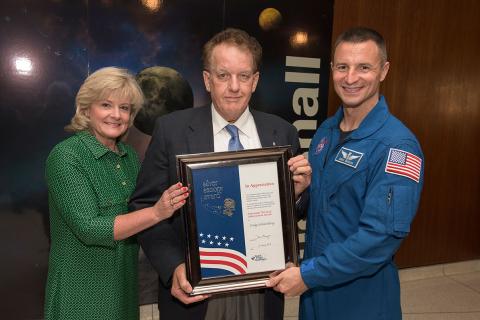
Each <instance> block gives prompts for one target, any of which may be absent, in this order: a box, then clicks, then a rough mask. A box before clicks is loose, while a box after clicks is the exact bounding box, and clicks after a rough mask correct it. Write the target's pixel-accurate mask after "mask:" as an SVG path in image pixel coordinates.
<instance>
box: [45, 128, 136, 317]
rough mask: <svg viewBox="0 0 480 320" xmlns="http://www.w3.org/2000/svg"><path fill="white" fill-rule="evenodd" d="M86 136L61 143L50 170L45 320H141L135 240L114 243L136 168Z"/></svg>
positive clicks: (129, 156)
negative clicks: (116, 221) (116, 218)
mask: <svg viewBox="0 0 480 320" xmlns="http://www.w3.org/2000/svg"><path fill="white" fill-rule="evenodd" d="M117 146H118V149H119V153H118V154H117V153H114V152H112V151H111V150H109V149H108V148H106V147H105V146H103V145H102V144H101V143H100V142H98V141H97V139H96V138H95V137H94V136H92V135H91V134H90V133H88V132H78V133H77V134H75V135H74V136H72V137H70V138H68V139H66V140H64V141H62V142H60V143H59V144H58V145H56V146H55V147H54V148H53V150H52V152H51V153H50V155H49V157H48V159H47V164H46V178H47V184H48V192H49V206H50V226H51V239H52V241H51V248H50V260H49V267H48V280H47V288H46V297H45V319H47V320H50V319H62V320H63V319H65V320H66V319H68V320H72V319H81V320H86V319H89V320H93V319H102V320H105V319H128V320H130V319H138V316H139V315H138V314H139V312H138V290H137V288H138V284H137V258H138V245H137V242H136V239H135V238H134V237H131V238H128V239H126V240H122V241H115V240H114V239H113V222H114V219H115V216H117V215H118V214H122V213H126V212H127V203H128V198H129V196H130V194H131V193H132V191H133V189H134V187H135V180H136V177H137V173H138V170H139V162H138V158H137V155H136V153H135V151H134V150H133V149H132V148H131V147H129V146H127V145H125V144H123V143H118V144H117Z"/></svg>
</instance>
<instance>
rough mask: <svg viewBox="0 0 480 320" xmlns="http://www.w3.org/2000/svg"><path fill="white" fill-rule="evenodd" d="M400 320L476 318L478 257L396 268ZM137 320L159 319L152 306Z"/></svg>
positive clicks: (290, 309)
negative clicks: (461, 260) (397, 273)
mask: <svg viewBox="0 0 480 320" xmlns="http://www.w3.org/2000/svg"><path fill="white" fill-rule="evenodd" d="M400 282H401V287H402V310H403V319H404V320H480V260H474V261H466V262H459V263H451V264H445V265H435V266H430V267H421V268H411V269H403V270H401V271H400ZM297 311H298V298H287V300H286V305H285V320H294V319H297ZM140 318H141V320H157V319H159V316H158V310H157V306H156V305H148V306H142V307H141V308H140Z"/></svg>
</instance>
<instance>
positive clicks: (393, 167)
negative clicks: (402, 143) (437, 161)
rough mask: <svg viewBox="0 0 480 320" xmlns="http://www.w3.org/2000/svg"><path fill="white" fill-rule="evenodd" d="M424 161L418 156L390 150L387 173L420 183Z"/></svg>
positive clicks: (398, 150)
mask: <svg viewBox="0 0 480 320" xmlns="http://www.w3.org/2000/svg"><path fill="white" fill-rule="evenodd" d="M421 170H422V159H421V158H420V157H417V156H416V155H414V154H412V153H410V152H407V151H403V150H400V149H394V148H390V152H389V154H388V159H387V164H386V166H385V172H388V173H393V174H397V175H399V176H404V177H407V178H410V179H412V180H414V181H416V182H419V181H420V172H421Z"/></svg>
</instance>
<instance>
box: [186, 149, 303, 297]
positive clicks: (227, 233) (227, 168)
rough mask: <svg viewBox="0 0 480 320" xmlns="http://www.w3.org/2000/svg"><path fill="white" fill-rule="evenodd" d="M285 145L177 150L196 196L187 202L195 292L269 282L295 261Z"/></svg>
mask: <svg viewBox="0 0 480 320" xmlns="http://www.w3.org/2000/svg"><path fill="white" fill-rule="evenodd" d="M289 150H290V149H289V147H288V146H282V147H272V148H264V149H251V150H243V151H234V152H215V153H202V154H190V155H179V156H177V171H178V174H179V177H180V180H181V182H182V183H183V184H185V185H189V186H190V189H191V195H190V197H188V199H187V203H186V204H185V206H184V207H183V208H182V210H183V218H184V224H185V230H186V235H187V244H186V248H187V250H186V259H185V263H186V270H187V278H188V280H189V281H190V283H191V285H192V287H193V292H192V293H191V295H197V294H211V293H220V292H230V291H237V290H246V289H253V288H262V287H265V281H266V280H267V279H268V275H269V274H270V273H271V272H274V271H277V270H283V269H285V264H286V263H288V262H290V263H293V264H294V265H298V237H297V225H296V219H295V200H294V190H293V181H292V179H291V172H290V170H289V169H288V165H287V161H288V159H289V158H290V156H291V155H290V151H289Z"/></svg>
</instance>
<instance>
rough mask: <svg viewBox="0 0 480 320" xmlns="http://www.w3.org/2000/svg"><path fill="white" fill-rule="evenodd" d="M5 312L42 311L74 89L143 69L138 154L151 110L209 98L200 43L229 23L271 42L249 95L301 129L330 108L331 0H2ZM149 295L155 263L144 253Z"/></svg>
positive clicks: (149, 297)
mask: <svg viewBox="0 0 480 320" xmlns="http://www.w3.org/2000/svg"><path fill="white" fill-rule="evenodd" d="M0 8H1V10H0V12H1V13H0V121H1V125H0V141H1V150H2V155H1V156H0V161H1V162H0V182H1V183H0V243H1V245H0V257H1V263H0V283H1V285H0V301H1V302H0V314H1V315H2V318H4V319H37V318H41V317H42V316H43V295H44V285H45V278H46V274H47V268H48V250H49V241H48V234H49V230H48V229H49V227H48V225H49V223H48V206H47V190H46V186H45V181H44V163H45V159H46V157H47V155H48V153H49V152H50V150H51V148H52V147H53V146H54V145H55V144H56V143H58V142H59V141H60V140H62V139H63V138H65V137H66V136H67V134H66V133H65V132H64V131H63V127H64V126H65V125H66V124H67V123H68V122H69V120H70V118H71V117H72V115H73V113H74V99H75V94H76V92H77V90H78V88H79V86H80V84H81V83H82V82H83V80H84V79H85V77H86V76H87V75H88V74H89V73H91V72H92V71H94V70H96V69H98V68H101V67H104V66H111V65H113V66H120V67H124V68H128V69H130V70H131V71H132V72H134V73H135V74H137V79H138V80H139V82H140V83H141V84H142V88H143V89H144V92H145V95H146V97H147V104H146V106H145V110H144V112H143V113H142V114H141V115H140V116H139V118H138V119H137V122H136V126H137V127H138V128H133V130H131V133H130V135H129V137H128V140H127V142H129V143H131V144H133V145H134V146H135V148H136V149H137V151H138V152H139V154H140V155H141V156H142V153H143V152H144V150H145V148H146V146H147V144H148V141H149V136H148V134H146V133H148V132H150V131H151V123H152V117H155V116H157V115H160V114H162V113H165V112H170V111H173V110H175V109H177V108H180V107H191V106H200V105H205V104H208V103H210V101H209V96H208V95H207V93H206V92H205V89H204V87H203V80H202V73H201V71H202V63H201V51H202V46H203V44H204V43H205V42H206V41H207V40H208V39H209V38H210V37H211V36H212V35H213V34H215V33H216V32H218V31H220V30H222V29H223V28H226V27H238V28H242V29H244V30H246V31H247V32H249V33H250V34H252V35H253V36H255V37H256V38H257V39H258V40H259V42H260V43H261V44H262V46H263V49H264V58H263V65H262V66H261V69H260V73H261V75H260V83H259V86H258V89H257V92H256V93H255V95H254V96H253V99H252V102H251V105H252V107H254V108H257V109H259V110H262V111H266V112H271V113H275V114H278V115H280V116H281V117H283V118H285V119H287V120H288V121H290V122H292V123H294V125H295V126H296V127H297V128H298V129H299V134H300V137H301V139H302V140H301V143H302V148H303V149H304V151H306V150H307V148H308V145H309V142H310V139H311V137H312V136H313V133H314V131H315V129H316V128H317V126H318V125H319V124H320V123H321V121H322V120H323V119H324V118H325V116H326V109H327V95H328V78H329V62H330V49H331V48H330V42H331V32H332V16H333V0H330V1H317V0H298V1H287V0H282V1H279V0H276V1H273V0H271V1H269V0H265V1H255V0H245V1H233V0H232V1H229V0H209V1H195V0H170V1H169V0H139V1H133V0H130V1H127V0H118V1H117V0H98V1H93V0H85V1H66V0H49V1H48V0H41V1H34V0H16V1H13V0H4V1H2V2H1V3H0ZM141 266H142V267H141V274H140V287H141V303H142V304H144V303H152V302H154V301H155V299H156V297H155V287H156V275H155V274H154V272H153V271H152V270H151V269H150V267H149V266H148V262H147V261H145V259H141Z"/></svg>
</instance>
